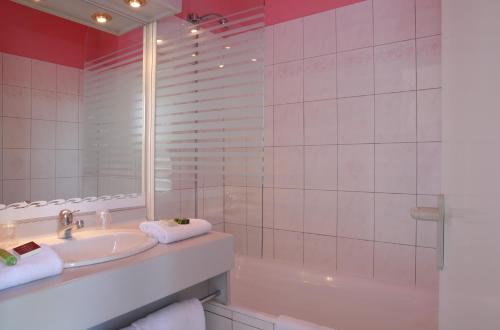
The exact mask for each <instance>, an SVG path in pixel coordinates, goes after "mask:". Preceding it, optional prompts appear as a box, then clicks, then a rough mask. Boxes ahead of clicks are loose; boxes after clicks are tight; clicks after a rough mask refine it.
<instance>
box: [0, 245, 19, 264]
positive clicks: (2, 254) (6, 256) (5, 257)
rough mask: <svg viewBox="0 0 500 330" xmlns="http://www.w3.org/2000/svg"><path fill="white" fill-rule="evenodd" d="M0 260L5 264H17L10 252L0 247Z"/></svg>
mask: <svg viewBox="0 0 500 330" xmlns="http://www.w3.org/2000/svg"><path fill="white" fill-rule="evenodd" d="M0 260H2V262H3V263H4V264H6V265H7V266H14V265H15V264H17V259H16V257H14V256H13V255H12V254H10V253H9V252H8V251H5V250H4V249H0Z"/></svg>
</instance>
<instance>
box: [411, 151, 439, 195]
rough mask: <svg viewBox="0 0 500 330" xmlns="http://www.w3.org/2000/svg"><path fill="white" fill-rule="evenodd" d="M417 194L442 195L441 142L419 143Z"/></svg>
mask: <svg viewBox="0 0 500 330" xmlns="http://www.w3.org/2000/svg"><path fill="white" fill-rule="evenodd" d="M417 152H418V167H417V173H418V174H417V193H418V194H430V195H437V194H440V193H441V142H426V143H418V145H417Z"/></svg>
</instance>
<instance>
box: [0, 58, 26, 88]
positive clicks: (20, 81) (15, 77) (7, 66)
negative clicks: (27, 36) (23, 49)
mask: <svg viewBox="0 0 500 330" xmlns="http://www.w3.org/2000/svg"><path fill="white" fill-rule="evenodd" d="M3 83H4V84H5V85H10V86H20V87H31V59H29V58H27V57H21V56H17V55H11V54H3Z"/></svg>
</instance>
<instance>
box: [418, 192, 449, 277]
mask: <svg viewBox="0 0 500 330" xmlns="http://www.w3.org/2000/svg"><path fill="white" fill-rule="evenodd" d="M410 213H411V216H412V218H413V219H415V220H423V221H435V222H436V223H437V242H436V247H437V251H436V257H437V268H438V269H439V270H443V267H444V216H445V214H444V213H445V211H444V195H442V194H441V195H439V196H438V207H415V208H412V209H411V212H410Z"/></svg>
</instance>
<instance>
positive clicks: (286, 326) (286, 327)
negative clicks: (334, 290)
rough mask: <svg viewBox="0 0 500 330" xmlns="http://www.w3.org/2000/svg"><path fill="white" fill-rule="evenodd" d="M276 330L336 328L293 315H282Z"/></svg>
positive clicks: (324, 329) (326, 329) (325, 329)
mask: <svg viewBox="0 0 500 330" xmlns="http://www.w3.org/2000/svg"><path fill="white" fill-rule="evenodd" d="M275 330H334V329H332V328H327V327H323V326H320V325H317V324H314V323H310V322H306V321H303V320H299V319H294V318H293V317H290V316H286V315H280V316H279V317H278V321H277V322H276V327H275Z"/></svg>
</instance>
